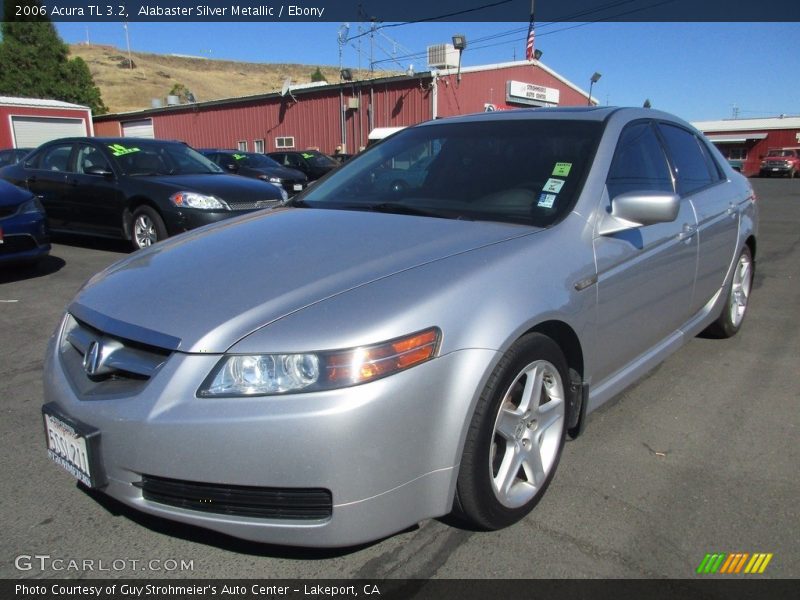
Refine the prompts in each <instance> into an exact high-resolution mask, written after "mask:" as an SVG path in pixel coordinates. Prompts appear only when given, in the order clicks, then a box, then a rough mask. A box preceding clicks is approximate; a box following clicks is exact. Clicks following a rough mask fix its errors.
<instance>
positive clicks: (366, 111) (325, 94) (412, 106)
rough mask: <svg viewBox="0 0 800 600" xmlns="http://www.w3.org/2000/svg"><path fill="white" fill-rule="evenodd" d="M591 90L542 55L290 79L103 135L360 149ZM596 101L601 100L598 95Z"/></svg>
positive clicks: (119, 125) (150, 115) (148, 113)
mask: <svg viewBox="0 0 800 600" xmlns="http://www.w3.org/2000/svg"><path fill="white" fill-rule="evenodd" d="M588 103H589V97H588V94H587V93H586V92H585V91H583V90H581V89H580V88H578V87H577V86H576V85H574V84H572V83H570V82H569V81H567V80H566V79H564V78H563V77H561V76H560V75H558V74H557V73H555V72H554V71H552V70H551V69H549V68H547V67H545V66H544V65H542V64H541V63H539V62H538V61H531V62H527V61H523V62H512V63H503V64H497V65H486V66H481V67H469V68H464V69H461V71H460V74H459V72H458V71H457V70H456V69H453V68H450V69H443V70H439V71H430V72H424V73H418V74H415V75H412V76H397V77H387V78H382V79H371V80H365V81H345V82H342V83H337V84H332V85H328V84H322V85H320V84H306V85H298V86H290V87H289V88H288V89H287V90H285V93H271V94H263V95H258V96H248V97H242V98H227V99H224V100H215V101H210V102H198V103H194V104H183V105H179V106H167V107H163V108H152V109H147V110H141V111H136V112H130V113H121V114H114V115H103V116H99V117H95V130H96V133H97V135H100V136H136V137H155V138H159V139H178V140H183V141H185V142H187V143H189V144H190V145H192V146H194V147H196V148H212V147H217V148H236V149H239V150H250V151H256V152H272V151H275V150H279V149H285V148H295V149H307V148H318V149H320V150H322V151H323V152H333V150H334V149H335V148H336V147H337V146H342V149H343V151H344V152H356V151H358V150H359V149H360V148H361V147H363V146H366V144H367V137H368V135H369V132H370V131H372V130H373V129H375V128H376V127H396V126H406V125H414V124H416V123H420V122H422V121H427V120H429V119H435V118H438V117H447V116H452V115H459V114H468V113H474V112H482V111H485V110H504V109H509V108H520V107H523V106H570V105H586V104H588ZM592 103H595V102H594V101H593V102H592Z"/></svg>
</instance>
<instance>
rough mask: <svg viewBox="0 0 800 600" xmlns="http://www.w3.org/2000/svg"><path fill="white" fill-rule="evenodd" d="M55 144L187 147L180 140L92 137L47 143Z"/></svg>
mask: <svg viewBox="0 0 800 600" xmlns="http://www.w3.org/2000/svg"><path fill="white" fill-rule="evenodd" d="M53 142H59V143H64V142H97V143H99V144H181V145H184V146H185V145H187V144H186V142H182V141H180V140H159V139H154V138H137V137H90V136H80V137H77V136H76V137H65V138H58V139H55V140H50V141H48V142H46V143H48V144H51V143H53Z"/></svg>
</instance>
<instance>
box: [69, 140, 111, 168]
mask: <svg viewBox="0 0 800 600" xmlns="http://www.w3.org/2000/svg"><path fill="white" fill-rule="evenodd" d="M92 168H95V169H98V168H99V169H105V170H106V171H110V170H111V167H109V166H108V161H107V160H106V158H105V157H104V156H103V153H102V152H100V150H98V149H97V148H95V147H94V146H88V145H82V146H80V149H79V150H78V156H77V159H76V163H75V170H76V171H77V172H78V173H86V172H88V171H89V170H91V169H92Z"/></svg>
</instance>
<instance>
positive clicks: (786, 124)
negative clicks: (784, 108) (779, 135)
mask: <svg viewBox="0 0 800 600" xmlns="http://www.w3.org/2000/svg"><path fill="white" fill-rule="evenodd" d="M692 125H694V126H695V127H697V129H699V130H700V131H731V132H736V131H752V130H754V129H800V117H769V118H766V119H723V120H721V121H694V122H693V123H692Z"/></svg>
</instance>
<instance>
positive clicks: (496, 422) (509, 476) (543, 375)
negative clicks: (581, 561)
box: [455, 333, 568, 530]
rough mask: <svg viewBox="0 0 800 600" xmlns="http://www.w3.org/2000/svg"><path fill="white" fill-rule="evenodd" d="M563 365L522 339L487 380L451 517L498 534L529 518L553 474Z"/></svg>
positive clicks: (548, 344) (546, 348) (546, 349)
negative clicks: (527, 516)
mask: <svg viewBox="0 0 800 600" xmlns="http://www.w3.org/2000/svg"><path fill="white" fill-rule="evenodd" d="M567 381H568V371H567V362H566V359H565V358H564V354H563V353H562V352H561V349H560V348H559V347H558V345H557V344H556V343H555V342H554V341H553V340H551V339H550V338H548V337H546V336H544V335H541V334H538V333H532V334H528V335H526V336H524V337H522V338H520V339H519V340H517V342H515V343H514V344H513V345H512V346H511V348H510V349H509V350H508V352H507V353H506V354H505V356H503V358H502V359H501V360H500V362H499V364H498V365H497V367H495V370H494V371H493V372H492V375H491V377H490V378H489V381H488V383H487V384H486V387H485V388H484V391H483V393H482V394H481V397H480V399H479V400H478V405H477V407H476V409H475V414H474V415H473V418H472V423H471V424H470V428H469V431H468V432H467V439H466V442H465V445H464V453H463V455H462V458H461V467H460V470H459V475H458V482H457V485H456V503H455V508H456V512H457V513H458V514H459V516H461V517H462V518H464V519H466V520H467V521H469V522H470V523H471V524H472V525H474V526H476V527H478V528H480V529H486V530H493V529H500V528H502V527H506V526H508V525H511V524H512V523H515V522H517V521H519V520H520V519H522V518H523V517H524V516H525V515H527V514H528V513H529V512H530V511H531V510H532V509H533V507H534V506H536V504H537V503H538V502H539V500H540V499H541V497H542V496H543V495H544V492H545V490H546V489H547V487H548V485H550V481H551V480H552V478H553V475H554V474H555V471H556V467H557V465H558V461H559V459H560V458H561V452H562V450H563V448H564V439H565V433H566V423H567V417H568V415H567V414H566V413H567V402H566V399H567V398H566V390H567V388H566V382H567Z"/></svg>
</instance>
